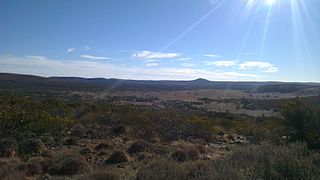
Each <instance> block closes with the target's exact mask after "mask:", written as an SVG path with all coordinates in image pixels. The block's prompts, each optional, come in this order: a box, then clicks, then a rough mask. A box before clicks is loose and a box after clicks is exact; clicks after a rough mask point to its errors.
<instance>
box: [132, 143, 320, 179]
mask: <svg viewBox="0 0 320 180" xmlns="http://www.w3.org/2000/svg"><path fill="white" fill-rule="evenodd" d="M319 162H320V155H319V154H318V153H313V152H312V151H309V150H308V149H307V146H306V145H305V144H301V143H294V144H289V145H287V146H286V145H282V146H274V145H270V144H263V145H250V146H248V147H241V148H239V149H236V150H235V151H234V152H233V153H232V154H229V155H227V156H226V157H223V158H220V159H217V160H215V161H187V162H184V163H177V162H175V161H170V160H161V161H158V162H155V163H152V164H151V165H149V166H146V167H143V168H141V169H140V170H139V171H138V173H137V177H136V179H137V180H140V179H152V180H158V179H169V180H171V179H188V180H189V179H191V180H192V179H318V178H319V177H320V163H319Z"/></svg>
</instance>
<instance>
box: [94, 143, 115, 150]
mask: <svg viewBox="0 0 320 180" xmlns="http://www.w3.org/2000/svg"><path fill="white" fill-rule="evenodd" d="M111 146H112V145H111V143H108V142H104V143H100V144H98V145H97V146H96V147H95V148H94V149H95V150H96V151H101V150H107V149H109V148H110V147H111Z"/></svg>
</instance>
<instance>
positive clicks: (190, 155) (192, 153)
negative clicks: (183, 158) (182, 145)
mask: <svg viewBox="0 0 320 180" xmlns="http://www.w3.org/2000/svg"><path fill="white" fill-rule="evenodd" d="M186 154H187V160H189V161H195V160H198V159H199V158H200V153H199V152H198V150H197V149H195V148H188V149H187V150H186Z"/></svg>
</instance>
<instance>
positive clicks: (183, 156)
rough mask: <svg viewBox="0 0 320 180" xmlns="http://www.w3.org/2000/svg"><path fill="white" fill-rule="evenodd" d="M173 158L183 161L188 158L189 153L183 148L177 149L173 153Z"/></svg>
mask: <svg viewBox="0 0 320 180" xmlns="http://www.w3.org/2000/svg"><path fill="white" fill-rule="evenodd" d="M171 157H172V159H173V160H175V161H178V162H183V161H186V160H187V153H186V151H185V150H183V149H177V150H176V151H174V152H173V153H172V154H171Z"/></svg>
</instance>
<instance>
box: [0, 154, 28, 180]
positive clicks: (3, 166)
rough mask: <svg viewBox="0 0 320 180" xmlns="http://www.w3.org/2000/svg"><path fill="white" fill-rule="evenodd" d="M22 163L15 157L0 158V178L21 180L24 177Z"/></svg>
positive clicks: (24, 171) (24, 172)
mask: <svg viewBox="0 0 320 180" xmlns="http://www.w3.org/2000/svg"><path fill="white" fill-rule="evenodd" d="M25 177H26V170H25V165H24V163H23V162H22V161H21V160H20V159H17V158H10V159H6V158H0V179H3V180H22V179H26V178H25Z"/></svg>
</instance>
